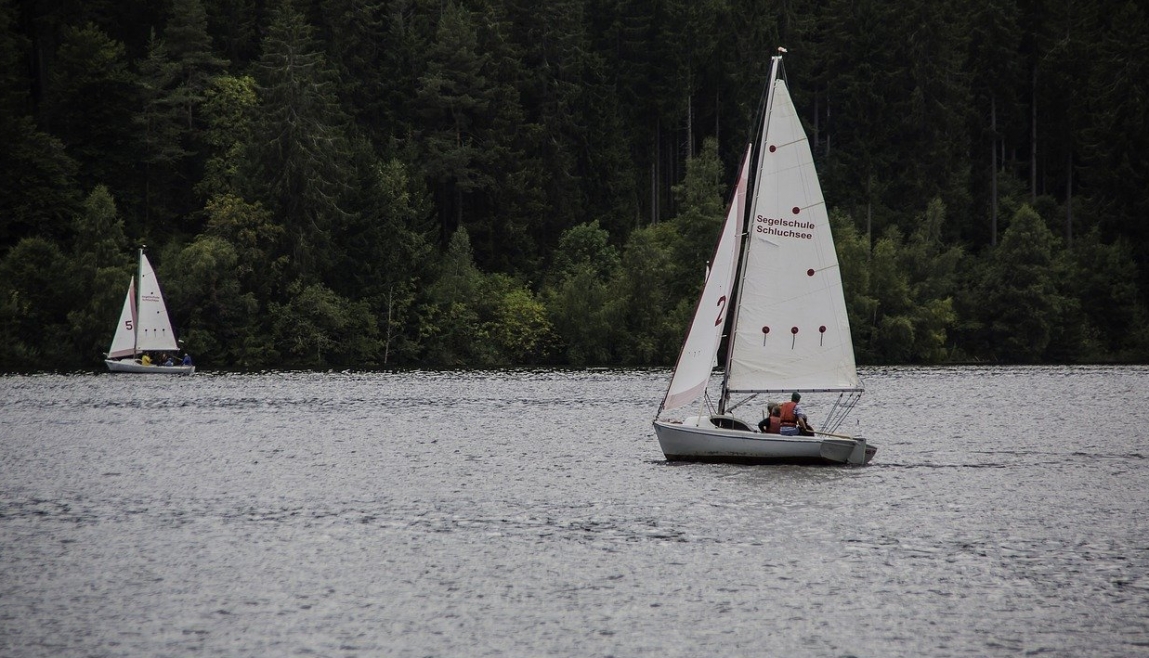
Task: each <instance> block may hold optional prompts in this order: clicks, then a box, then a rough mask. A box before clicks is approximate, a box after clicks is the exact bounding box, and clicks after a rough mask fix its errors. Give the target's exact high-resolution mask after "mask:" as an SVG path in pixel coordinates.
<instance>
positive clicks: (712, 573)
mask: <svg viewBox="0 0 1149 658" xmlns="http://www.w3.org/2000/svg"><path fill="white" fill-rule="evenodd" d="M863 375H864V378H865V381H866V384H867V394H866V397H865V398H864V399H863V402H862V404H861V406H860V408H859V409H858V410H857V411H856V412H855V413H854V415H852V416H851V417H850V419H849V420H848V421H847V425H846V426H845V427H843V428H842V431H849V432H855V433H864V434H865V435H866V436H868V437H869V438H870V439H871V441H872V442H874V443H876V444H877V445H878V446H879V451H878V454H877V456H876V458H875V459H874V462H873V463H872V464H871V465H870V466H867V467H864V468H857V467H825V468H817V467H785V466H784V467H778V466H726V465H671V464H668V463H666V462H665V461H664V460H663V458H662V454H661V452H660V451H659V449H658V442H657V441H656V440H655V438H654V434H653V432H652V429H651V426H650V422H651V420H652V418H653V415H654V412H655V410H656V408H657V406H658V400H659V399H660V398H661V395H662V393H663V392H664V389H665V386H666V381H667V372H665V371H593V372H550V371H514V372H486V373H428V372H415V373H402V374H282V373H274V374H261V375H212V374H210V373H202V374H197V375H195V376H193V377H187V378H178V377H173V378H168V377H132V376H128V375H106V374H100V375H73V376H57V375H52V376H30V377H23V376H20V377H17V376H10V377H0V655H2V656H6V657H7V656H11V657H24V656H53V657H55V656H117V657H119V656H127V657H141V658H142V657H152V656H184V655H234V656H311V655H317V656H377V655H387V656H700V655H714V656H718V655H722V656H749V655H776V656H1017V655H1043V656H1086V655H1088V656H1113V657H1118V656H1122V657H1123V656H1149V444H1147V442H1149V438H1146V435H1147V434H1149V432H1147V431H1146V428H1147V427H1149V368H1120V367H1113V368H942V369H880V370H879V369H874V370H869V371H865V372H864V373H863ZM803 402H804V403H806V400H803ZM805 406H807V407H808V409H807V410H808V411H809V412H811V417H812V419H813V420H814V421H815V422H816V421H817V419H818V417H819V411H820V408H819V406H818V403H817V401H816V400H811V401H810V403H809V404H805ZM863 430H864V432H863Z"/></svg>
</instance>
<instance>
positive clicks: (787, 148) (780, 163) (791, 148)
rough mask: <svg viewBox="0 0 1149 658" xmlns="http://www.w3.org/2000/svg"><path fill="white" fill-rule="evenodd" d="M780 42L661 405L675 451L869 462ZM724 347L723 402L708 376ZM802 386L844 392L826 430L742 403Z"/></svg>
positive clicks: (664, 442) (846, 334) (856, 385)
mask: <svg viewBox="0 0 1149 658" xmlns="http://www.w3.org/2000/svg"><path fill="white" fill-rule="evenodd" d="M783 52H785V50H784V49H782V48H779V52H778V54H777V55H775V56H774V57H773V58H772V60H771V65H770V79H769V82H768V84H767V87H766V93H765V102H764V104H763V105H762V107H761V109H760V112H759V118H758V119H757V120H756V123H755V126H754V128H755V130H754V133H755V134H754V137H753V138H752V139H751V140H750V144H749V145H748V146H747V149H746V154H745V156H744V158H743V161H742V166H741V168H740V173H739V177H738V181H737V183H736V185H735V189H734V194H733V198H732V200H731V202H730V207H729V209H728V211H727V214H726V219H725V222H724V224H723V227H722V230H721V232H720V233H719V237H718V246H717V248H716V250H715V253H714V258H713V259H712V260H711V264H710V269H709V272H708V274H707V277H706V282H705V284H704V286H703V289H702V294H701V296H700V298H699V301H698V305H697V306H696V309H695V313H694V319H693V321H692V322H691V325H690V328H689V330H688V332H687V335H686V339H685V341H684V343H683V346H682V351H681V352H680V353H679V357H678V362H677V364H676V365H675V369H674V372H673V374H672V376H671V380H670V384H669V386H668V387H667V391H666V396H665V397H664V398H663V401H662V404H661V405H659V409H658V413H657V414H656V415H655V419H654V430H655V434H656V435H657V436H658V442H659V445H660V446H661V448H662V452H663V454H664V455H665V456H666V458H667V460H669V461H699V462H718V463H746V464H770V463H799V464H802V463H823V464H856V465H861V464H866V463H868V462H869V461H870V460H871V459H872V458H873V456H874V453H875V452H876V451H877V449H876V448H875V447H874V446H872V445H870V444H869V443H868V442H867V441H866V439H864V438H861V437H855V436H849V435H847V434H842V433H838V432H836V430H837V428H838V427H839V426H840V425H841V423H842V421H843V420H845V418H846V415H847V414H849V412H850V411H851V410H852V409H853V408H854V406H855V405H856V404H857V402H858V400H859V399H860V397H861V395H862V392H863V386H862V383H861V380H860V379H859V377H858V373H857V367H856V364H855V361H854V348H853V344H852V342H851V336H850V323H849V320H848V318H847V317H846V303H845V297H844V294H843V292H842V277H841V273H840V271H839V267H838V257H837V254H836V252H835V251H834V241H833V237H832V236H831V234H830V222H829V215H828V213H827V211H826V203H825V200H824V199H823V197H822V188H821V185H820V184H819V182H818V174H817V172H816V171H815V168H814V159H813V156H812V154H811V151H810V143H809V141H808V140H807V138H806V133H805V131H804V130H803V128H802V124H801V121H800V120H799V118H798V114H797V111H796V110H795V109H794V103H793V101H792V100H791V98H790V92H789V90H788V89H787V86H786V82H785V80H784V79H783V78H782V77H780V75H779V74H780V71H781V66H782V53H783ZM723 346H725V349H724V350H722V349H721V348H722V347H723ZM720 352H721V353H722V354H723V355H724V356H725V359H724V363H723V370H722V387H721V393H720V394H719V397H718V400H717V409H715V408H714V404H713V400H711V398H710V396H709V393H708V391H707V386H708V384H709V382H710V378H711V374H712V371H713V370H714V368H715V366H716V362H717V356H718V355H719V353H720ZM794 393H798V394H799V395H800V394H801V393H819V394H831V397H832V394H837V399H836V400H835V401H834V402H833V404H832V406H831V408H830V409H829V411H828V413H827V414H826V418H825V419H824V420H823V422H822V423H821V424H820V425H821V431H816V432H815V433H814V434H813V435H812V436H799V435H786V434H780V433H775V434H772V433H767V432H764V431H760V430H759V429H758V423H757V422H753V423H752V422H747V421H746V420H743V419H742V418H738V417H737V416H735V415H734V414H733V412H734V411H735V409H737V408H738V407H741V406H743V405H745V404H748V403H750V402H752V401H753V400H755V399H759V397H760V396H766V398H767V399H769V396H775V395H776V396H785V398H786V399H791V396H792V395H793V394H794ZM700 398H701V399H703V400H704V401H705V405H700V407H699V408H698V410H697V412H696V413H694V414H693V415H689V416H687V417H685V418H684V419H682V420H670V419H664V418H663V414H664V413H665V412H669V411H673V410H675V409H681V408H683V407H686V406H687V405H691V404H693V403H695V402H696V401H698V400H699V399H700Z"/></svg>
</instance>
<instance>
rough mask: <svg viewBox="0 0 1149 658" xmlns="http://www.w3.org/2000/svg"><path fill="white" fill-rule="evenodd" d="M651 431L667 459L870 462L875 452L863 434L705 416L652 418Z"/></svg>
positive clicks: (751, 461)
mask: <svg viewBox="0 0 1149 658" xmlns="http://www.w3.org/2000/svg"><path fill="white" fill-rule="evenodd" d="M654 433H655V434H656V435H657V436H658V443H659V445H660V446H661V447H662V454H664V455H666V459H667V460H669V461H693V462H712V463H734V464H855V465H863V464H867V463H869V461H870V460H871V459H873V457H874V453H875V452H877V448H875V447H873V446H870V445H868V444H867V443H866V440H865V439H862V438H849V439H847V438H837V437H816V436H813V437H811V436H783V435H780V434H765V433H762V432H756V431H754V430H746V429H723V428H719V427H716V426H715V425H714V424H713V423H711V422H710V420H709V419H708V418H700V419H695V418H688V419H687V420H686V421H684V422H682V423H678V422H669V421H662V420H659V421H655V422H654Z"/></svg>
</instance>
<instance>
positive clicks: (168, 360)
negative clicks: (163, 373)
mask: <svg viewBox="0 0 1149 658" xmlns="http://www.w3.org/2000/svg"><path fill="white" fill-rule="evenodd" d="M175 364H176V361H175V359H173V358H172V355H171V354H169V355H168V358H166V359H164V365H165V366H174V365H175Z"/></svg>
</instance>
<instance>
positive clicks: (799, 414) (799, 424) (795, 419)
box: [782, 391, 814, 436]
mask: <svg viewBox="0 0 1149 658" xmlns="http://www.w3.org/2000/svg"><path fill="white" fill-rule="evenodd" d="M801 399H802V396H801V395H799V394H798V392H797V391H795V392H794V394H793V395H791V396H790V401H789V402H785V403H783V404H782V434H790V435H794V434H798V435H801V436H814V428H812V427H810V423H809V422H808V421H807V420H806V414H805V412H803V411H802V407H801V406H799V405H798V401H799V400H801Z"/></svg>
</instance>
